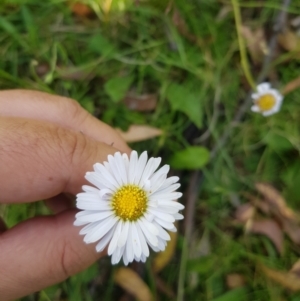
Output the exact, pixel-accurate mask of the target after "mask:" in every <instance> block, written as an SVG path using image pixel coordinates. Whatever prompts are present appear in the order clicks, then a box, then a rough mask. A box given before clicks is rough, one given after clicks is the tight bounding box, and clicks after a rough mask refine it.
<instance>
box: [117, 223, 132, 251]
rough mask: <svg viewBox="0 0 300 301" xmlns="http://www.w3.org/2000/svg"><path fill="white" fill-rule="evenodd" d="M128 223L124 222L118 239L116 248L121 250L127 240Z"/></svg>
mask: <svg viewBox="0 0 300 301" xmlns="http://www.w3.org/2000/svg"><path fill="white" fill-rule="evenodd" d="M129 224H130V222H124V225H123V229H122V233H121V235H120V237H119V241H118V247H119V248H121V247H123V246H124V245H125V243H126V241H127V238H128V229H129Z"/></svg>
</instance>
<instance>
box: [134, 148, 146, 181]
mask: <svg viewBox="0 0 300 301" xmlns="http://www.w3.org/2000/svg"><path fill="white" fill-rule="evenodd" d="M147 159H148V155H147V152H146V151H144V152H143V153H142V154H141V155H140V157H139V160H138V163H137V167H136V170H135V175H134V184H136V185H138V184H139V182H140V179H141V176H142V174H143V172H144V169H145V166H146V163H147Z"/></svg>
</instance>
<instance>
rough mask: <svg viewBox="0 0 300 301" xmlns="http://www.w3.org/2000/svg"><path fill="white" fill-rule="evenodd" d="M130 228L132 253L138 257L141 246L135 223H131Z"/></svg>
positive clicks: (140, 252) (140, 253)
mask: <svg viewBox="0 0 300 301" xmlns="http://www.w3.org/2000/svg"><path fill="white" fill-rule="evenodd" d="M131 230H132V231H131V234H132V243H133V251H134V255H135V256H136V257H138V258H139V257H141V255H142V247H141V242H140V240H139V235H138V233H137V229H136V225H135V223H132V225H131Z"/></svg>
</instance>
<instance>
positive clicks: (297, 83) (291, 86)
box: [282, 76, 300, 95]
mask: <svg viewBox="0 0 300 301" xmlns="http://www.w3.org/2000/svg"><path fill="white" fill-rule="evenodd" d="M299 87H300V76H299V77H297V78H296V79H294V80H292V81H290V82H289V83H287V84H286V85H285V87H284V88H283V89H282V94H284V95H286V94H288V93H290V92H292V91H294V90H295V89H297V88H299Z"/></svg>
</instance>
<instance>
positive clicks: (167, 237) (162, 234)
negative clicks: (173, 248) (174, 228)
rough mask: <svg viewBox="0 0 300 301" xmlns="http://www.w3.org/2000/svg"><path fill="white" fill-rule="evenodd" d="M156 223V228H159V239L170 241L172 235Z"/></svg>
mask: <svg viewBox="0 0 300 301" xmlns="http://www.w3.org/2000/svg"><path fill="white" fill-rule="evenodd" d="M154 223H155V226H156V227H157V229H158V231H159V234H158V235H159V237H160V238H161V239H164V240H170V239H171V236H170V234H169V233H168V232H167V231H166V230H165V229H164V228H163V227H162V226H161V225H159V224H158V223H157V222H154Z"/></svg>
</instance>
